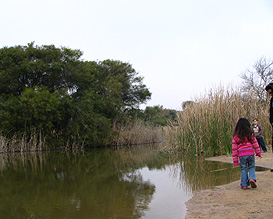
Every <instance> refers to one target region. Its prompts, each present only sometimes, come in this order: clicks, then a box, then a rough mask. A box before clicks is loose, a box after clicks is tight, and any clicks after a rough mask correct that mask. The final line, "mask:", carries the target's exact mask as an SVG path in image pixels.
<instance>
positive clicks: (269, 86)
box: [265, 83, 273, 91]
mask: <svg viewBox="0 0 273 219" xmlns="http://www.w3.org/2000/svg"><path fill="white" fill-rule="evenodd" d="M265 90H266V91H268V90H272V91H273V83H270V84H268V85H267V86H266V87H265Z"/></svg>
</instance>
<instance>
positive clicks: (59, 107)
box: [0, 43, 151, 147]
mask: <svg viewBox="0 0 273 219" xmlns="http://www.w3.org/2000/svg"><path fill="white" fill-rule="evenodd" d="M81 55H82V52H81V51H79V50H71V49H68V48H64V47H61V48H56V47H55V46H54V45H48V46H46V45H45V46H34V43H30V44H28V45H27V46H15V47H4V48H2V49H0V116H1V121H0V131H1V132H2V134H4V135H5V136H8V137H11V136H13V135H15V134H16V135H18V134H21V135H25V134H27V135H30V134H31V133H33V131H34V132H41V133H42V134H43V135H44V136H45V139H46V140H47V141H48V142H50V144H51V142H54V143H58V144H59V145H60V146H63V145H64V144H67V143H68V144H72V143H77V144H81V145H88V146H101V145H106V144H108V143H110V142H109V141H110V137H111V136H110V133H111V132H110V130H111V127H112V124H113V123H114V122H116V121H118V120H121V118H122V117H124V116H126V114H125V113H124V111H126V110H128V109H132V108H134V107H138V105H139V104H142V103H145V101H146V100H147V99H149V98H150V97H151V93H150V92H149V90H148V89H147V88H146V85H144V84H143V78H142V77H140V76H138V74H137V73H136V71H135V70H134V69H133V68H132V66H131V65H130V64H128V63H123V62H121V61H114V60H105V61H100V62H94V61H83V60H81V59H80V58H81ZM54 147H55V146H54Z"/></svg>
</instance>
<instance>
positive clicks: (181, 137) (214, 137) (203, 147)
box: [167, 87, 271, 156]
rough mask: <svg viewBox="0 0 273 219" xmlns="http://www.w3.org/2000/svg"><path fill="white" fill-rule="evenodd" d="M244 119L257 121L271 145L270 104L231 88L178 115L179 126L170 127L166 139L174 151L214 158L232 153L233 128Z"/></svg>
mask: <svg viewBox="0 0 273 219" xmlns="http://www.w3.org/2000/svg"><path fill="white" fill-rule="evenodd" d="M241 117H244V118H247V119H249V121H250V122H252V120H253V119H254V118H258V119H259V123H260V124H261V125H262V127H263V129H264V132H263V134H264V138H265V140H266V142H267V143H268V140H269V139H270V136H271V127H270V123H269V122H268V104H265V103H264V102H261V101H260V100H257V99H254V98H252V97H251V96H250V95H246V94H244V95H242V94H241V92H240V90H239V89H234V88H232V87H229V89H225V88H223V87H218V88H216V89H211V90H210V91H209V92H208V94H207V95H205V96H204V97H199V98H196V99H195V101H194V102H192V103H191V104H188V105H187V106H186V108H185V109H184V110H183V111H180V112H178V114H177V118H178V119H177V123H176V124H173V125H169V126H168V131H167V138H168V141H169V143H170V146H171V148H172V149H179V150H182V151H188V152H192V153H195V154H201V153H205V154H208V155H212V156H215V155H221V154H227V153H231V141H232V136H233V132H234V128H235V125H236V123H237V121H238V119H239V118H241Z"/></svg>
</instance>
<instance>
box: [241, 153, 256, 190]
mask: <svg viewBox="0 0 273 219" xmlns="http://www.w3.org/2000/svg"><path fill="white" fill-rule="evenodd" d="M239 159H240V166H241V186H249V185H250V184H249V180H250V179H254V180H255V181H256V176H255V157H254V155H248V156H242V157H239ZM248 172H249V174H248Z"/></svg>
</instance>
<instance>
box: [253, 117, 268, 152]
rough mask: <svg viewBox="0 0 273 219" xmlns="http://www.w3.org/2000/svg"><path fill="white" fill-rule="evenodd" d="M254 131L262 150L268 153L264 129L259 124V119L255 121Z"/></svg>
mask: <svg viewBox="0 0 273 219" xmlns="http://www.w3.org/2000/svg"><path fill="white" fill-rule="evenodd" d="M252 129H253V132H254V135H255V137H256V139H257V141H258V143H259V146H260V148H261V149H263V151H264V152H267V148H266V146H265V143H264V138H263V129H262V126H261V125H260V124H259V121H258V119H253V125H252Z"/></svg>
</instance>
